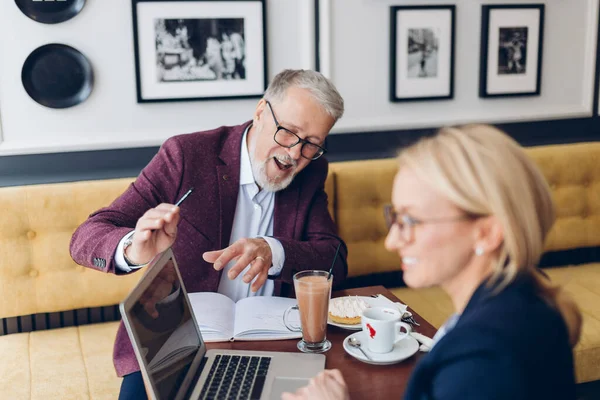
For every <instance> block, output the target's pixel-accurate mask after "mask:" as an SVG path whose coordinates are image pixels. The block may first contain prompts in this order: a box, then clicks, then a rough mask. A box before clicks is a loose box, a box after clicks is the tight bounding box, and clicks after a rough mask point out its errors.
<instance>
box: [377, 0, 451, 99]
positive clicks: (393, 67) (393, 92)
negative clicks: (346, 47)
mask: <svg viewBox="0 0 600 400" xmlns="http://www.w3.org/2000/svg"><path fill="white" fill-rule="evenodd" d="M440 10H442V11H448V13H449V15H448V18H449V28H448V32H446V33H447V39H449V41H446V42H445V43H446V45H447V49H446V50H445V52H446V51H447V52H448V53H447V54H446V57H444V60H445V62H446V65H445V66H446V69H445V71H446V72H444V73H443V74H444V76H446V77H447V78H446V79H445V80H442V82H441V83H440V84H439V90H438V91H437V93H436V92H435V91H433V92H432V90H431V89H428V90H427V92H428V93H424V94H423V95H418V94H417V95H410V94H407V93H401V90H398V84H399V83H400V82H401V81H402V77H399V76H398V75H399V74H398V67H399V62H401V63H402V64H403V65H406V67H407V68H406V69H407V78H406V79H404V81H405V82H407V83H408V81H409V80H410V79H413V80H414V78H417V77H419V78H420V76H412V77H411V76H410V75H411V73H410V71H409V70H410V69H411V68H410V63H411V61H410V60H409V58H410V55H408V54H407V55H406V60H402V59H399V58H398V54H397V53H398V52H397V49H398V45H399V43H401V42H399V41H398V29H400V28H401V27H400V24H399V22H398V13H399V12H405V11H423V12H427V11H440ZM455 26H456V6H455V5H450V4H448V5H426V6H391V7H390V49H389V57H390V70H389V71H390V72H389V73H390V90H389V100H390V102H393V103H399V102H408V101H431V100H449V99H453V98H454V51H455V40H456V32H455V31H456V28H455ZM413 29H414V28H412V29H411V28H409V30H413ZM417 30H420V31H430V32H431V33H432V34H433V32H432V30H431V29H427V28H424V29H417ZM407 36H409V35H407ZM433 36H434V41H435V42H437V43H439V37H437V38H436V37H435V35H433ZM407 42H408V44H407V51H408V52H410V51H411V49H410V47H411V44H410V39H407ZM423 46H426V45H425V44H423ZM437 46H438V48H437V49H436V53H437V54H436V66H437V67H436V77H437V72H438V71H437V70H438V69H440V68H439V63H440V57H439V49H440V46H439V45H437ZM432 52H433V51H432ZM421 53H422V54H423V56H422V59H425V62H426V58H425V49H423V50H421ZM430 58H431V55H430ZM425 62H423V61H421V62H420V65H421V70H423V71H425V68H424V66H425ZM404 63H406V64H404ZM440 71H441V69H440ZM440 75H442V73H440ZM440 80H441V77H440ZM411 86H417V89H418V86H419V85H418V84H417V85H411ZM428 86H431V85H428ZM417 92H418V90H417Z"/></svg>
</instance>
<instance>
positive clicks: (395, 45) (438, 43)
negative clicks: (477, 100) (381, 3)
mask: <svg viewBox="0 0 600 400" xmlns="http://www.w3.org/2000/svg"><path fill="white" fill-rule="evenodd" d="M454 20H455V6H392V7H390V101H392V102H401V101H415V100H441V99H451V98H452V97H453V96H454Z"/></svg>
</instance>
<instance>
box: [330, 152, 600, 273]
mask: <svg viewBox="0 0 600 400" xmlns="http://www.w3.org/2000/svg"><path fill="white" fill-rule="evenodd" d="M526 152H527V153H528V155H529V156H531V157H532V159H533V160H534V161H535V162H536V163H537V165H538V166H539V167H540V169H541V171H542V173H543V174H544V176H545V177H546V180H547V181H548V183H549V185H550V187H551V190H552V195H553V198H554V201H555V205H556V210H557V220H556V223H555V225H554V226H553V228H552V230H551V231H550V234H549V236H548V240H547V243H546V250H547V251H558V250H567V249H576V248H582V247H594V246H600V142H588V143H578V144H562V145H549V146H540V147H531V148H526ZM330 170H331V172H330V173H332V174H333V175H334V177H335V179H334V181H333V184H334V190H335V197H334V201H335V204H334V214H335V220H336V224H337V226H338V230H339V233H340V236H341V237H342V238H343V239H344V241H345V242H346V244H347V245H348V269H349V276H350V277H355V276H362V275H368V274H373V273H381V272H390V271H398V270H399V269H400V263H399V260H398V257H397V255H396V254H394V253H389V252H387V251H385V249H384V244H383V243H384V240H385V236H386V234H387V230H386V227H385V222H384V217H383V206H384V205H385V204H388V203H390V200H391V191H392V182H393V179H394V175H395V174H396V170H397V164H396V160H395V159H394V158H390V159H384V160H371V161H348V162H339V163H333V164H332V165H331V167H330Z"/></svg>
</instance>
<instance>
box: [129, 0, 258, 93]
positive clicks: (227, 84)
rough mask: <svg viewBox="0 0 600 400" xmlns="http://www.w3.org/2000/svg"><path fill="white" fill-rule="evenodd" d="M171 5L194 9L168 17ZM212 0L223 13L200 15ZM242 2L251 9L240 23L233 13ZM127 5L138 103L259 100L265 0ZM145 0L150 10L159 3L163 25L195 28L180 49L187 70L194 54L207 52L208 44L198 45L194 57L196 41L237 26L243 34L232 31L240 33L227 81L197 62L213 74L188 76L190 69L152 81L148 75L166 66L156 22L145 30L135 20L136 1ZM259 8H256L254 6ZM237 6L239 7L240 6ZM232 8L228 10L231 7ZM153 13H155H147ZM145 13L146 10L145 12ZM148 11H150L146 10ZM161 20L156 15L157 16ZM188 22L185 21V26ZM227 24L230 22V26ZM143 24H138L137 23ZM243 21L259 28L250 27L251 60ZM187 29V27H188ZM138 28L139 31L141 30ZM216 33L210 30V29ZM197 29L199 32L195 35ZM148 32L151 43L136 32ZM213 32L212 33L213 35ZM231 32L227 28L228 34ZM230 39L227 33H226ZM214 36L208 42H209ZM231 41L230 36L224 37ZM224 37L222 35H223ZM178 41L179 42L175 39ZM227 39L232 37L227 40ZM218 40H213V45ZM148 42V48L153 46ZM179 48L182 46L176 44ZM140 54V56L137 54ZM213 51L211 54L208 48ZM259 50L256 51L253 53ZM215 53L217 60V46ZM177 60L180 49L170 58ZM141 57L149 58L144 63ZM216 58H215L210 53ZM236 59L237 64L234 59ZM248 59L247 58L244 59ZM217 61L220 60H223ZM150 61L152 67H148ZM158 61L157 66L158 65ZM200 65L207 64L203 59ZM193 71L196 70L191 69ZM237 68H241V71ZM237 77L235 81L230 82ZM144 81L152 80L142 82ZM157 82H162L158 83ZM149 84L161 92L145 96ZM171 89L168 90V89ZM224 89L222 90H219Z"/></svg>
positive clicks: (166, 0)
mask: <svg viewBox="0 0 600 400" xmlns="http://www.w3.org/2000/svg"><path fill="white" fill-rule="evenodd" d="M174 3H180V4H181V7H183V8H185V9H189V10H193V9H194V7H198V9H197V10H194V12H193V13H191V14H190V16H189V19H188V18H186V16H187V15H183V14H185V13H180V14H177V17H174V16H173V15H174V12H176V11H174V10H173V5H174ZM215 3H222V5H223V7H224V9H223V10H224V12H225V14H224V15H223V16H215V15H206V14H203V13H202V9H201V7H202V6H203V5H211V6H214V4H215ZM242 3H246V4H248V5H249V6H248V7H252V5H254V8H253V9H252V12H251V13H250V14H248V15H247V16H245V17H244V18H243V19H242V22H240V18H239V14H240V12H241V11H239V10H240V7H239V6H241V4H242ZM131 4H132V18H133V44H134V57H135V74H136V95H137V102H138V103H155V102H174V101H210V100H231V99H252V98H261V97H262V96H263V94H264V92H265V90H266V88H267V86H268V58H267V51H268V48H267V10H266V0H176V1H174V0H131ZM144 4H149V5H150V4H151V6H152V7H154V8H160V6H161V5H163V6H164V10H165V15H168V17H165V18H164V20H163V21H164V22H163V24H165V25H167V24H171V26H172V22H171V21H183V22H182V23H181V25H182V26H185V29H186V32H189V31H188V29H189V28H190V27H192V28H193V27H197V29H196V32H192V33H191V34H190V35H189V37H192V36H193V35H196V36H195V38H194V40H195V43H194V44H191V45H190V44H189V41H188V47H187V48H186V49H185V51H186V52H187V53H188V54H192V56H191V57H189V58H194V59H196V56H197V59H196V64H195V65H193V66H192V67H191V68H196V67H198V65H199V64H200V62H201V61H199V59H200V58H202V57H205V55H206V54H208V52H207V51H206V50H207V49H208V47H209V45H208V44H205V45H204V53H203V54H204V55H203V56H200V51H201V50H198V49H200V48H202V43H201V42H202V41H208V38H209V37H210V38H211V40H212V41H213V42H215V40H220V38H217V36H219V35H222V34H223V30H225V29H231V27H232V26H234V25H235V26H237V27H240V26H241V29H243V30H244V31H243V32H238V31H236V30H234V32H233V34H235V33H238V36H241V37H242V39H243V40H242V46H241V47H242V52H243V55H242V57H241V58H240V59H238V58H236V59H235V61H234V67H233V71H234V72H232V73H231V72H230V71H228V72H227V73H228V74H229V76H230V77H231V79H229V78H226V77H224V74H223V76H220V77H219V76H218V75H221V73H222V71H221V72H220V73H219V72H218V68H217V71H215V70H213V69H212V68H211V67H210V66H208V65H205V64H203V65H201V67H206V68H204V69H206V70H212V71H213V73H214V75H215V77H214V78H206V77H200V76H199V75H198V74H195V75H194V74H192V73H191V68H190V70H189V71H188V72H187V73H188V76H186V77H185V78H179V79H178V78H176V77H173V78H171V79H165V78H164V76H162V77H161V78H159V77H158V76H156V81H158V83H156V82H153V80H154V77H152V74H151V73H152V72H153V71H158V70H159V68H161V71H162V72H164V71H166V70H167V68H166V67H165V65H166V64H165V63H164V62H163V61H164V58H159V57H162V55H161V53H160V52H159V51H160V50H159V37H158V33H157V32H156V30H157V26H156V25H155V26H154V30H153V31H152V32H150V29H148V24H149V22H148V21H141V20H140V18H141V16H140V12H139V11H140V10H139V9H138V6H139V5H142V6H143V5H144ZM257 7H258V8H260V10H258V9H257ZM242 8H243V7H242ZM232 10H234V11H232ZM153 12H154V14H156V12H155V11H153ZM232 12H233V14H234V15H235V16H229V17H228V16H227V15H226V14H227V13H232ZM145 14H148V12H146V13H145ZM150 14H151V13H150ZM198 15H202V17H200V18H199V17H198ZM251 17H252V19H253V21H252V22H253V23H252V24H247V23H246V22H247V21H246V18H251ZM257 18H260V21H256V20H255V19H257ZM159 19H161V18H158V19H157V18H156V15H155V16H154V17H153V20H154V21H157V20H159ZM161 20H162V19H161ZM154 24H156V22H154ZM190 24H191V25H190ZM232 24H233V25H232ZM142 25H144V27H142ZM248 25H251V26H258V25H260V29H255V30H254V31H252V32H250V35H252V44H253V46H252V49H251V50H253V51H254V52H255V53H254V54H253V55H252V58H251V60H248V57H249V54H248V49H249V46H248V40H249V31H248V30H247V27H248ZM206 29H210V30H211V32H212V33H211V34H210V35H207V34H206ZM164 30H165V31H169V30H172V29H169V27H167V28H165V29H164ZM190 30H192V31H193V29H190ZM142 31H143V32H142ZM215 31H216V32H218V33H216V34H214V32H215ZM198 32H200V33H198ZM150 33H153V34H155V35H156V38H155V40H154V43H155V44H152V43H149V41H150V40H149V39H148V38H145V39H144V41H143V42H142V40H141V36H140V35H143V34H150ZM213 34H214V35H213ZM229 34H230V35H231V32H229ZM231 37H232V36H231ZM213 39H214V40H213ZM230 40H231V39H230ZM223 41H225V39H223ZM180 42H181V43H183V42H182V41H180ZM231 42H233V40H231ZM220 45H221V44H220V43H219V46H220ZM153 46H154V47H153ZM180 46H182V47H183V45H181V44H180ZM152 50H154V51H155V52H156V54H155V57H152V56H151V55H152V53H151V52H152ZM144 53H145V56H142V55H143V54H144ZM212 53H213V55H214V54H216V53H215V52H214V51H213V52H212ZM256 53H260V54H256ZM219 54H220V55H221V58H223V57H222V55H223V53H222V52H221V51H220V50H219ZM176 58H177V60H178V61H177V62H176V64H179V63H180V62H181V59H182V57H181V53H180V55H179V56H177V57H176ZM144 59H146V60H148V61H149V62H144ZM213 59H216V57H213ZM238 60H239V62H238ZM246 61H248V62H246ZM223 62H226V61H225V59H224V58H223ZM154 64H156V66H154ZM161 64H162V65H161ZM206 64H209V62H207V63H206ZM196 70H198V71H199V73H200V70H199V69H198V68H196ZM242 71H243V72H242ZM173 76H175V75H173ZM236 81H238V82H236ZM148 82H152V83H151V84H150V85H148ZM236 83H238V86H239V87H240V91H239V92H236V90H235V88H236V85H235V84H236ZM161 85H162V86H161ZM219 85H220V86H221V87H222V88H223V89H224V91H223V92H222V93H221V92H219V90H218V87H219ZM149 87H151V88H152V89H153V90H154V89H157V88H158V90H154V92H157V91H158V92H167V94H166V95H162V94H159V95H157V94H156V93H152V94H151V95H149V94H148V93H150V91H149V90H148V88H149ZM171 88H172V89H171ZM215 88H216V89H215ZM225 89H226V90H225Z"/></svg>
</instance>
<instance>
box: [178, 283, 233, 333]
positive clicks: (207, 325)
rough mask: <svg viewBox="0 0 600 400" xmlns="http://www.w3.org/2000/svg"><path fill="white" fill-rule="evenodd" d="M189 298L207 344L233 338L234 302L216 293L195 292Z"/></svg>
mask: <svg viewBox="0 0 600 400" xmlns="http://www.w3.org/2000/svg"><path fill="white" fill-rule="evenodd" d="M188 296H189V298H190V303H191V304H192V309H193V312H194V316H195V317H196V321H197V322H198V326H199V327H200V332H201V333H202V339H203V340H204V341H205V342H224V341H228V340H230V339H231V338H232V337H233V326H234V317H235V303H234V302H233V300H231V299H230V298H229V297H227V296H225V295H222V294H220V293H214V292H195V293H189V295H188Z"/></svg>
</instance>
